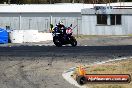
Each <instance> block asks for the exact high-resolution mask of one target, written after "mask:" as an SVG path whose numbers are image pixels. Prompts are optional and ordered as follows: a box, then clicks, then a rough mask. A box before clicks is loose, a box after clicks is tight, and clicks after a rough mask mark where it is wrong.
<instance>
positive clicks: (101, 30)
mask: <svg viewBox="0 0 132 88" xmlns="http://www.w3.org/2000/svg"><path fill="white" fill-rule="evenodd" d="M81 14H82V24H83V25H82V33H81V34H84V35H128V34H132V25H131V21H132V5H131V6H114V7H111V8H109V6H107V7H106V6H105V7H102V6H100V7H96V8H94V9H93V8H92V9H89V8H88V9H82V13H81Z"/></svg>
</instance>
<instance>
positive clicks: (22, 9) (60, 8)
mask: <svg viewBox="0 0 132 88" xmlns="http://www.w3.org/2000/svg"><path fill="white" fill-rule="evenodd" d="M108 5H110V6H127V7H129V6H132V2H131V3H126V2H125V3H123V2H122V3H110V4H83V3H60V4H23V5H16V4H10V5H9V4H1V5H0V13H65V12H72V13H74V12H75V13H81V9H84V8H93V7H94V6H108Z"/></svg>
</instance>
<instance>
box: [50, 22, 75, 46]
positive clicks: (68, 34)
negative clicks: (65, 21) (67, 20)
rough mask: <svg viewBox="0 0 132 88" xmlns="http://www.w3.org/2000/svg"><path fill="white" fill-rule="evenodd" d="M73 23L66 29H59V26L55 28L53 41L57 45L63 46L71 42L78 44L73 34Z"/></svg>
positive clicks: (73, 44)
mask: <svg viewBox="0 0 132 88" xmlns="http://www.w3.org/2000/svg"><path fill="white" fill-rule="evenodd" d="M71 27H72V24H71V25H70V27H67V28H66V29H64V30H60V29H58V27H55V28H54V31H53V32H52V34H53V42H54V44H55V45H56V46H58V47H61V46H62V45H66V44H71V45H72V46H76V45H77V41H76V39H75V37H74V36H73V35H72V28H71Z"/></svg>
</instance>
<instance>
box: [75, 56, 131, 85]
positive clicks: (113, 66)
mask: <svg viewBox="0 0 132 88" xmlns="http://www.w3.org/2000/svg"><path fill="white" fill-rule="evenodd" d="M85 69H86V73H87V74H130V75H131V78H132V59H130V58H129V59H127V60H121V61H115V62H108V63H105V64H98V65H92V66H86V68H85ZM74 74H76V72H75V73H74ZM86 85H87V86H88V87H90V88H132V82H131V83H128V84H86Z"/></svg>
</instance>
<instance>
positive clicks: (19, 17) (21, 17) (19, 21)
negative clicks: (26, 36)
mask: <svg viewBox="0 0 132 88" xmlns="http://www.w3.org/2000/svg"><path fill="white" fill-rule="evenodd" d="M21 18H22V17H21V13H20V14H19V30H21V26H22V25H21V23H22V22H21Z"/></svg>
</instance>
